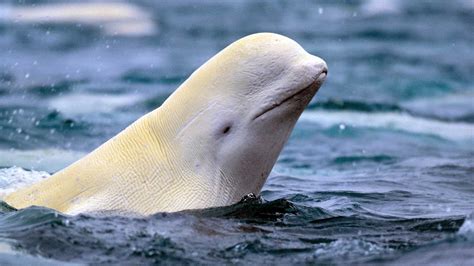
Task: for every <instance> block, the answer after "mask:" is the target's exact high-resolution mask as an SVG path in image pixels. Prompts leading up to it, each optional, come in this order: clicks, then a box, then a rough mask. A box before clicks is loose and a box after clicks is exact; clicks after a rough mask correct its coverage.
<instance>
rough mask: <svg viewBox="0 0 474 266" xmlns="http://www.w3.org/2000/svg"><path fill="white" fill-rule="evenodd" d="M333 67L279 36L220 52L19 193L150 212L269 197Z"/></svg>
mask: <svg viewBox="0 0 474 266" xmlns="http://www.w3.org/2000/svg"><path fill="white" fill-rule="evenodd" d="M326 75H327V65H326V63H325V62H324V60H322V59H321V58H319V57H317V56H314V55H311V54H309V53H308V52H306V51H305V50H304V49H303V48H302V47H301V46H300V45H299V44H298V43H297V42H295V41H293V40H292V39H290V38H288V37H285V36H282V35H279V34H274V33H257V34H252V35H249V36H246V37H244V38H241V39H239V40H237V41H235V42H234V43H232V44H230V45H229V46H227V47H226V48H225V49H223V50H222V51H220V52H219V53H218V54H216V55H215V56H213V57H212V58H210V59H209V60H208V61H207V62H205V63H204V64H203V65H202V66H201V67H199V68H198V69H197V70H196V71H194V72H193V73H192V74H191V76H190V77H189V78H188V79H187V80H186V81H184V83H183V84H182V85H180V86H179V87H178V88H177V89H176V90H175V91H174V93H172V94H171V95H170V96H169V98H168V99H166V101H165V102H164V103H163V104H162V105H161V106H160V107H158V108H157V109H155V110H153V111H151V112H150V113H148V114H145V115H144V116H142V117H141V118H139V119H138V120H137V121H135V122H134V123H132V124H131V125H130V126H128V127H127V128H126V129H124V130H123V131H122V132H120V133H118V134H117V135H116V136H114V137H112V138H111V139H110V140H108V141H107V142H105V143H104V144H102V145H101V146H99V147H98V148H96V149H95V150H94V151H92V152H91V153H89V154H87V155H86V156H85V157H83V158H82V159H79V160H78V161H76V162H74V163H73V164H71V165H70V166H68V167H66V168H65V169H63V170H60V171H59V172H57V173H55V174H53V175H52V176H50V177H48V178H46V179H43V180H41V181H39V182H37V183H34V184H32V185H30V186H27V187H23V188H20V189H18V190H17V191H14V192H12V193H10V194H8V195H6V197H4V201H5V202H6V203H8V204H9V205H11V206H13V207H15V208H17V209H20V208H25V207H28V206H32V205H36V206H44V207H48V208H52V209H55V210H57V211H60V212H62V213H66V214H71V215H75V214H79V213H84V212H86V213H87V212H89V213H100V212H106V213H110V212H114V213H119V214H120V213H133V214H138V215H150V214H154V213H157V212H175V211H181V210H187V209H201V208H209V207H219V206H226V205H231V204H234V203H236V202H238V201H239V200H241V199H242V197H244V196H245V195H247V194H250V193H253V194H255V195H259V193H260V190H261V189H262V186H263V185H264V183H265V181H266V179H267V177H268V175H269V174H270V171H271V170H272V168H273V166H274V164H275V162H276V160H277V158H278V156H279V154H280V152H281V150H282V148H283V146H284V144H285V142H286V141H287V140H288V138H289V136H290V134H291V132H292V130H293V128H294V126H295V124H296V121H297V120H298V118H299V116H300V115H301V113H302V112H303V110H304V109H305V107H306V106H307V104H308V103H309V102H310V101H311V99H312V98H313V96H314V95H315V94H316V92H317V91H318V89H319V88H320V86H321V85H322V84H323V82H324V80H325V78H326Z"/></svg>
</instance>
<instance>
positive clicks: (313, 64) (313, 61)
mask: <svg viewBox="0 0 474 266" xmlns="http://www.w3.org/2000/svg"><path fill="white" fill-rule="evenodd" d="M309 62H310V63H309V65H310V71H311V72H312V76H313V77H314V81H316V80H318V79H320V78H325V77H326V76H327V74H328V65H327V64H326V61H324V60H323V59H321V58H320V57H317V56H315V55H310V56H309Z"/></svg>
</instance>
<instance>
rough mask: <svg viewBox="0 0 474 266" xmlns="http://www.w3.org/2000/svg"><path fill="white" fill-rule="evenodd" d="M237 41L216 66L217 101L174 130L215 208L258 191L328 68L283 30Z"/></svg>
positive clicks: (209, 103)
mask: <svg viewBox="0 0 474 266" xmlns="http://www.w3.org/2000/svg"><path fill="white" fill-rule="evenodd" d="M245 39H247V40H246V42H244V41H243V40H245ZM249 39H252V40H251V41H250V40H249ZM240 41H242V42H244V43H245V45H242V47H239V49H235V50H239V53H238V55H236V54H235V51H234V53H232V58H229V57H226V58H225V60H222V62H221V63H220V64H219V67H218V68H219V70H220V71H219V74H218V75H216V78H215V80H213V81H212V87H213V89H212V99H211V100H207V102H206V104H205V105H204V106H203V107H202V108H201V109H200V110H199V116H198V117H194V118H193V119H192V120H190V121H188V122H187V123H186V126H185V127H184V128H183V129H182V130H181V131H180V134H179V135H178V136H177V137H178V139H179V141H178V142H179V143H181V145H180V146H181V147H182V152H181V153H182V155H183V156H184V157H185V158H186V161H188V162H189V164H188V165H190V167H191V168H192V171H193V172H194V173H198V174H199V176H200V178H201V179H203V180H206V183H207V184H208V187H210V188H211V189H212V190H213V191H215V192H214V193H213V194H211V195H212V198H211V197H208V198H207V199H206V200H207V201H208V202H210V201H211V200H212V201H214V203H213V205H216V206H221V205H227V204H231V203H235V202H237V201H238V200H240V199H241V198H242V197H243V196H244V195H246V194H248V193H254V194H256V195H258V194H259V193H260V190H261V188H262V186H263V184H264V183H265V181H266V179H267V177H268V175H269V173H270V171H271V169H272V168H273V165H274V164H275V162H276V160H277V158H278V155H279V154H280V152H281V150H282V148H283V145H284V144H285V142H286V141H287V139H288V137H289V135H290V134H291V131H292V129H293V127H294V125H295V124H296V121H297V119H298V117H299V116H300V114H301V113H302V112H303V110H304V108H305V107H306V105H307V104H308V103H309V102H310V100H311V98H312V97H313V96H314V94H315V93H316V91H317V90H318V89H319V87H320V86H321V84H322V83H323V81H324V79H325V77H326V74H327V66H326V63H325V62H324V61H323V60H322V59H321V58H319V57H316V56H313V55H310V54H308V53H307V52H306V51H305V50H304V49H303V48H302V47H301V46H300V45H298V44H297V43H296V42H294V41H293V40H291V39H289V38H286V37H284V36H281V35H276V34H269V33H264V34H255V35H251V36H248V37H246V38H244V39H242V40H240ZM233 45H235V44H233ZM233 45H231V46H230V47H229V48H227V49H232V48H234V47H232V46H233ZM222 53H223V55H222V56H225V50H224V51H223V52H222ZM218 56H219V55H218ZM216 57H217V56H216ZM203 67H205V66H203ZM198 71H199V70H198ZM192 78H193V77H191V78H190V80H191V79H192ZM200 83H201V84H202V82H200ZM183 85H185V84H183ZM196 93H198V92H196ZM295 94H297V95H296V96H295V97H292V98H290V99H288V98H289V97H291V96H292V95H295ZM282 102H283V103H282ZM272 107H275V108H273V109H272V110H270V111H268V112H265V113H263V114H262V112H264V111H266V110H268V109H269V108H272ZM257 116H258V117H257ZM216 192H217V193H216Z"/></svg>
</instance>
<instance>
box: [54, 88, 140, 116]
mask: <svg viewBox="0 0 474 266" xmlns="http://www.w3.org/2000/svg"><path fill="white" fill-rule="evenodd" d="M140 100H141V97H140V96H139V95H135V94H133V95H108V94H92V93H74V94H67V95H62V96H58V97H56V98H54V99H52V100H50V101H49V104H48V105H49V107H51V108H52V109H56V110H58V111H59V112H61V113H63V114H65V115H69V116H74V115H81V114H88V113H110V112H112V111H114V110H115V109H117V108H120V107H125V106H130V105H133V104H135V103H137V102H138V101H140Z"/></svg>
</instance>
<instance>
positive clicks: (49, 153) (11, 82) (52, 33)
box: [0, 0, 474, 265]
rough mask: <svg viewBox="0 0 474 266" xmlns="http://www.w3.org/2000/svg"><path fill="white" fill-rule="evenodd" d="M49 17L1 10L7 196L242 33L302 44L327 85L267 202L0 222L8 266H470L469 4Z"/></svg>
mask: <svg viewBox="0 0 474 266" xmlns="http://www.w3.org/2000/svg"><path fill="white" fill-rule="evenodd" d="M48 3H49V4H57V3H58V2H57V1H6V2H2V3H1V4H0V166H1V169H0V187H1V188H2V191H3V192H2V193H6V192H8V191H11V189H14V187H15V186H17V185H19V184H21V183H28V182H32V181H34V180H37V179H40V178H43V177H45V176H47V175H48V172H49V173H52V172H54V171H57V170H59V169H61V168H63V167H65V166H67V165H68V164H69V163H71V162H73V161H74V160H76V159H77V158H80V157H81V156H82V155H84V154H86V153H87V152H89V151H91V150H92V149H94V148H95V147H97V146H98V145H99V144H101V143H102V142H104V141H105V140H107V139H108V138H110V137H111V136H113V135H114V134H116V133H118V132H119V131H120V130H122V129H123V128H125V127H126V126H127V125H128V124H130V123H131V122H133V121H134V120H135V119H137V118H138V117H140V116H141V115H143V114H145V113H146V112H148V111H151V110H153V109H155V108H157V107H158V106H159V105H160V104H161V103H162V102H163V101H164V100H165V99H166V98H167V96H168V95H169V94H170V93H172V92H173V90H174V89H175V88H176V87H177V86H179V84H180V83H181V82H182V81H184V80H185V79H186V78H187V76H189V74H190V73H191V72H192V71H193V70H194V69H196V68H197V67H199V66H200V65H201V64H202V63H203V62H205V61H206V60H207V59H208V58H209V57H211V56H212V55H214V54H215V53H216V52H218V51H219V50H221V49H222V48H224V47H225V46H226V45H228V44H229V43H231V42H233V41H235V40H237V39H238V38H240V37H243V36H245V35H247V34H251V33H255V32H260V31H270V32H277V33H281V34H284V35H287V36H289V37H291V38H292V39H294V40H296V41H297V42H299V43H300V44H301V45H302V46H303V47H304V48H305V49H306V50H308V51H309V52H310V53H312V54H315V55H318V56H320V57H322V58H324V59H325V60H326V62H327V63H328V66H329V76H328V78H327V80H326V83H325V84H324V86H323V87H322V88H321V90H320V91H319V92H318V95H317V96H316V97H315V99H314V100H313V102H312V103H311V104H310V106H309V107H308V109H307V110H306V111H305V112H304V113H303V115H302V117H301V119H300V121H299V122H298V124H297V126H296V128H295V130H294V132H293V134H292V136H291V138H290V140H289V142H288V144H287V145H286V147H285V149H284V150H283V152H282V154H281V156H280V158H279V160H278V162H277V164H276V166H275V167H274V170H273V172H272V174H271V176H270V178H269V180H268V181H267V183H266V185H265V187H264V189H263V191H262V197H263V198H258V199H247V200H245V202H241V203H239V204H237V205H234V206H230V207H224V208H217V209H210V210H199V211H192V212H180V213H173V214H156V215H154V216H152V217H148V218H130V217H116V216H111V217H94V216H91V215H79V216H75V217H70V216H65V215H63V214H60V213H56V212H54V211H52V210H48V209H44V208H37V207H35V208H29V209H25V210H20V211H14V210H9V209H8V208H7V207H6V206H4V207H3V209H2V210H1V212H0V262H1V264H15V263H16V264H32V263H35V264H40V263H43V264H55V263H64V262H72V263H79V264H81V263H86V264H88V263H134V264H139V263H144V264H153V263H158V264H159V263H163V264H172V263H179V264H211V263H235V264H247V263H259V264H262V263H263V264H314V263H316V264H319V263H324V264H347V263H354V264H357V263H360V264H362V263H374V264H413V265H420V264H456V265H472V264H473V263H474V233H473V232H474V228H473V218H472V215H473V214H474V75H473V73H474V49H473V44H474V35H473V34H472V32H473V27H474V4H473V3H472V1H469V0H466V1H441V0H439V1H408V0H407V1H396V0H393V1H377V0H374V1H297V2H294V1H250V0H249V1H243V0H239V1H227V2H222V3H220V2H214V1H192V0H188V1H180V2H179V3H178V2H175V1H160V2H155V1H145V0H143V1H135V2H134V4H124V5H117V4H115V5H114V6H106V7H105V8H104V7H102V9H103V10H102V11H101V12H100V13H101V16H100V19H99V18H97V17H94V16H91V15H87V14H86V15H84V12H83V11H81V8H84V4H83V5H82V7H81V5H78V6H77V5H76V6H75V7H74V8H75V11H74V12H72V13H73V14H74V15H69V16H66V18H65V16H63V15H61V14H66V13H67V12H66V11H64V10H62V11H61V12H57V11H55V12H53V11H51V9H50V10H47V11H44V10H45V9H44V4H48ZM68 3H70V2H68ZM80 3H85V2H84V1H81V2H80ZM87 3H88V2H87ZM49 7H50V8H58V7H61V6H58V5H56V6H49ZM62 7H63V8H64V6H62ZM42 8H43V9H42ZM90 8H91V7H90V6H89V9H90ZM99 8H101V7H98V6H93V9H96V10H97V9H99ZM104 10H109V11H110V10H122V11H120V12H118V13H115V15H110V14H109V13H107V14H106V12H105V11H104ZM40 12H46V14H49V15H48V18H45V17H44V15H43V16H41V15H38V14H39V13H40ZM86 13H87V12H86ZM57 14H60V15H57ZM88 14H90V13H88ZM84 17H85V18H84Z"/></svg>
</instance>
